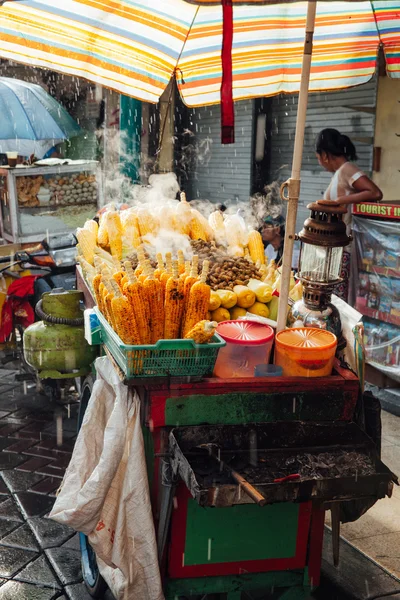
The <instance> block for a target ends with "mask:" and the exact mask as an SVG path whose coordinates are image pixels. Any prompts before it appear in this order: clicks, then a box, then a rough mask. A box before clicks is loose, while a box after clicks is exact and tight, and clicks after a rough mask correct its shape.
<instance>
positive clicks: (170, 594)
mask: <svg viewBox="0 0 400 600" xmlns="http://www.w3.org/2000/svg"><path fill="white" fill-rule="evenodd" d="M303 577H304V571H283V572H282V571H270V572H268V573H252V574H251V575H248V574H247V575H246V574H244V575H232V576H220V577H194V578H191V579H170V580H169V581H168V583H167V586H166V591H165V597H166V599H167V600H175V599H176V598H179V597H181V596H186V597H188V596H190V595H194V594H197V595H199V596H202V595H203V594H223V593H225V594H227V593H228V594H229V593H235V592H256V591H263V592H264V593H265V595H266V594H268V592H273V591H274V590H275V591H276V590H277V589H279V588H287V587H289V586H296V587H295V589H296V590H297V591H300V593H301V592H302V590H304V592H303V595H302V596H300V594H299V598H298V600H300V598H305V597H308V594H309V591H308V592H307V588H303V587H302V581H303ZM306 594H307V595H306Z"/></svg>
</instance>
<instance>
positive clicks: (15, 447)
mask: <svg viewBox="0 0 400 600" xmlns="http://www.w3.org/2000/svg"><path fill="white" fill-rule="evenodd" d="M13 441H14V442H15V443H14V444H11V446H7V452H17V453H19V452H21V453H22V452H24V451H25V450H28V448H30V447H31V446H33V444H34V443H35V442H34V441H33V440H13Z"/></svg>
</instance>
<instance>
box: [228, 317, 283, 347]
mask: <svg viewBox="0 0 400 600" xmlns="http://www.w3.org/2000/svg"><path fill="white" fill-rule="evenodd" d="M217 333H218V334H219V335H220V336H221V337H222V338H223V339H224V340H225V341H226V342H228V343H229V344H238V345H242V346H261V345H262V344H267V343H268V342H271V341H272V340H273V338H274V330H273V329H272V327H270V326H269V325H264V324H263V323H256V322H255V321H246V320H245V319H240V320H239V321H222V322H221V323H219V324H218V327H217Z"/></svg>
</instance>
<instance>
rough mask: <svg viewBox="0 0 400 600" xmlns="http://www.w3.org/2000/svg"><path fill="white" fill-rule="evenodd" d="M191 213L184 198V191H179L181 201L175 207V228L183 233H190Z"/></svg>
mask: <svg viewBox="0 0 400 600" xmlns="http://www.w3.org/2000/svg"><path fill="white" fill-rule="evenodd" d="M191 220H192V213H191V209H190V204H189V202H188V201H187V200H186V194H185V192H182V193H181V201H180V202H179V204H178V206H177V207H176V209H175V230H176V231H177V232H178V233H182V234H184V235H190V223H191Z"/></svg>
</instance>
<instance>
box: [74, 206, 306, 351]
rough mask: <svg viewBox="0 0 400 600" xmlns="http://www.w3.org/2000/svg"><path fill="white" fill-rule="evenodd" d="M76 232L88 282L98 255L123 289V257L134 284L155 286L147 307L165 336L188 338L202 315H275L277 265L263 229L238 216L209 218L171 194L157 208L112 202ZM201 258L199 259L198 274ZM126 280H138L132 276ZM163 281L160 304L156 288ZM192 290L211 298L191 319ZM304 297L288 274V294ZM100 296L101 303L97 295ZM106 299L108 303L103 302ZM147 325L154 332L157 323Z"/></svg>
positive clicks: (213, 215)
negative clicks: (267, 248) (266, 245)
mask: <svg viewBox="0 0 400 600" xmlns="http://www.w3.org/2000/svg"><path fill="white" fill-rule="evenodd" d="M77 238H78V242H79V245H78V250H79V254H80V256H79V261H80V264H81V266H82V269H83V271H84V272H85V273H86V276H87V279H88V281H89V283H90V282H91V281H93V280H94V278H95V275H98V274H99V273H98V264H99V261H101V264H102V268H103V269H104V268H107V269H108V270H109V271H111V273H108V277H109V278H110V277H111V279H114V280H115V281H116V283H117V285H119V287H120V293H121V294H122V295H126V292H125V290H124V287H123V285H121V281H122V282H124V284H126V283H127V279H128V278H129V276H130V271H129V268H128V267H127V266H126V261H128V262H129V263H130V267H131V268H132V269H133V270H134V272H135V276H136V277H138V281H139V283H140V284H141V285H144V284H146V286H145V287H148V290H152V296H151V297H152V298H153V300H152V301H151V302H148V306H149V307H152V306H153V301H154V302H156V305H157V312H155V311H154V310H153V309H152V308H150V309H149V310H150V312H152V313H154V314H158V315H159V316H158V319H159V320H161V321H163V326H164V332H163V334H162V335H163V336H164V337H165V338H166V339H172V338H174V337H175V338H176V337H179V336H186V335H187V334H188V333H189V330H190V329H193V328H194V327H195V326H196V325H197V323H198V322H199V321H202V320H205V319H206V318H208V319H209V320H212V321H213V322H214V321H215V322H221V321H223V320H227V319H237V318H239V317H244V316H245V315H246V314H247V313H248V312H249V313H251V314H255V315H258V316H261V317H266V318H270V319H272V320H276V318H277V310H278V301H279V300H278V298H279V292H280V271H279V269H278V268H277V265H276V264H275V261H273V260H272V261H270V263H269V264H268V263H267V260H266V258H265V253H264V246H263V242H262V238H261V235H260V233H259V232H258V231H255V230H252V229H249V228H246V224H245V222H244V220H243V218H242V217H241V216H240V215H239V214H234V215H228V216H225V215H224V214H223V213H222V212H220V211H214V212H213V213H211V214H210V216H209V218H208V220H207V219H206V218H205V216H203V215H202V214H201V213H200V212H199V211H198V210H195V209H192V208H191V206H190V203H189V202H187V201H186V197H185V195H184V194H181V201H180V202H176V201H172V200H170V201H167V202H166V203H165V204H164V205H162V206H158V207H157V206H156V207H155V208H154V209H150V207H149V206H148V205H146V204H141V205H138V206H137V207H132V208H128V209H126V210H122V211H120V212H119V211H117V210H115V209H114V207H112V206H111V207H110V208H109V209H108V210H106V211H104V212H103V214H102V215H101V218H100V223H99V226H98V225H97V223H95V222H94V221H92V222H87V223H86V224H85V226H84V227H83V228H81V229H78V231H77ZM160 247H162V252H160V251H159V248H160ZM177 248H179V249H177ZM172 255H174V256H175V257H176V258H175V261H174V260H173V259H172ZM121 261H123V262H124V266H123V267H121V264H122V262H121ZM199 261H200V263H201V264H202V265H203V270H202V279H200V280H199V273H198V264H199ZM103 279H104V278H103ZM105 279H106V280H105V282H104V285H107V277H106V278H105ZM102 281H103V280H102ZM129 283H130V284H131V285H132V284H133V283H136V282H133V281H130V280H129ZM160 286H161V291H162V293H163V306H162V305H161V303H160V300H159V298H158V296H157V294H156V289H158V288H159V287H160ZM108 288H110V285H108ZM192 289H193V290H194V291H196V290H197V291H198V294H199V297H200V294H202V296H201V297H202V298H203V299H204V298H205V297H206V296H207V298H208V299H209V300H207V302H205V301H204V302H203V304H201V305H200V304H199V308H198V310H197V313H196V315H195V317H189V315H190V311H189V306H188V299H189V298H190V293H191V290H192ZM112 291H113V290H109V292H110V293H111V292H112ZM157 293H158V292H157ZM114 295H115V294H114ZM301 295H302V287H301V283H300V282H298V283H296V282H295V279H294V277H292V281H291V293H290V297H291V300H292V301H296V300H298V299H300V298H301ZM148 296H149V297H150V291H148ZM155 298H158V299H157V300H154V299H155ZM167 300H168V305H167ZM98 301H99V302H100V303H101V302H102V299H99V300H98ZM124 303H125V302H124V301H122V300H120V302H119V304H120V305H122V304H124ZM108 304H109V305H110V299H108ZM125 304H126V303H125ZM131 304H132V305H135V303H134V302H132V303H131ZM103 305H104V306H105V307H106V308H107V304H106V302H105V300H104V301H103ZM99 306H100V308H101V305H100V304H99ZM138 306H139V305H138ZM109 312H110V310H109ZM105 315H106V317H107V316H108V318H109V320H110V322H112V319H113V316H112V314H109V315H107V312H105ZM196 319H197V321H196ZM114 320H115V317H114ZM185 323H187V325H185ZM116 325H117V324H116V323H115V326H116ZM149 326H150V325H149ZM151 327H153V330H154V327H155V326H154V324H153V326H150V329H151ZM159 327H161V326H160V325H159ZM160 336H161V332H160V331H158V333H157V334H154V335H153V336H150V338H151V339H153V340H154V339H155V337H157V339H161V337H162V336H161V337H160ZM142 337H146V339H147V338H148V335H146V336H144V334H143V332H142ZM151 343H154V341H152V342H151Z"/></svg>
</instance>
